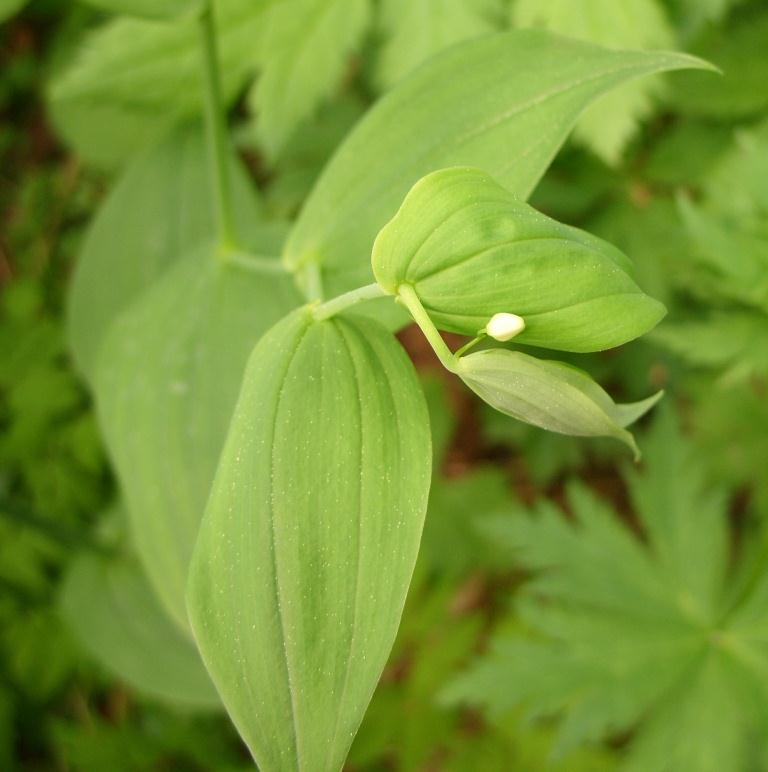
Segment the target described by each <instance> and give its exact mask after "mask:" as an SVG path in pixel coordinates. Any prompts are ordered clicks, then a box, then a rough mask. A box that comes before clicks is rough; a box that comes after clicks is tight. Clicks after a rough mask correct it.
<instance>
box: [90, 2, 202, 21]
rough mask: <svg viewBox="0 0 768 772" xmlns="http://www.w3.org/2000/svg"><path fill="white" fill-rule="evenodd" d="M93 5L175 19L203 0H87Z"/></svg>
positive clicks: (123, 11)
mask: <svg viewBox="0 0 768 772" xmlns="http://www.w3.org/2000/svg"><path fill="white" fill-rule="evenodd" d="M85 2H87V3H90V4H91V5H94V6H96V7H97V8H101V9H103V10H105V11H110V12H112V13H124V14H127V15H128V16H139V17H143V18H148V19H173V18H175V17H177V16H183V15H185V14H191V13H192V12H193V11H195V10H198V9H199V8H200V6H201V5H202V0H85Z"/></svg>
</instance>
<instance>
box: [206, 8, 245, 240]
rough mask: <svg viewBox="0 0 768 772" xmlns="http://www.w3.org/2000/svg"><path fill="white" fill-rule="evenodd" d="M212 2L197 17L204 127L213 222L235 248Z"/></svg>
mask: <svg viewBox="0 0 768 772" xmlns="http://www.w3.org/2000/svg"><path fill="white" fill-rule="evenodd" d="M214 14H215V12H214V7H213V0H206V3H205V5H204V7H203V10H202V11H201V14H200V20H199V24H200V42H201V48H202V59H203V82H204V97H205V127H206V138H207V144H208V153H209V156H210V163H211V170H212V176H213V182H214V191H215V202H216V220H217V224H218V230H219V240H220V242H221V244H222V245H224V246H226V247H230V248H234V247H235V244H236V243H237V240H236V238H235V223H234V216H233V209H232V196H231V190H232V189H231V186H230V180H229V172H230V165H229V137H228V135H227V121H226V115H225V112H224V101H223V99H222V95H221V78H220V74H219V53H218V44H217V39H216V19H215V15H214Z"/></svg>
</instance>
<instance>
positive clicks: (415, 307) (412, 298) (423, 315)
mask: <svg viewBox="0 0 768 772" xmlns="http://www.w3.org/2000/svg"><path fill="white" fill-rule="evenodd" d="M397 296H398V298H399V299H400V301H401V302H402V303H403V305H404V306H405V307H406V308H407V309H408V310H409V311H410V312H411V316H412V317H413V320H414V321H415V322H416V324H418V325H419V327H421V331H422V332H423V333H424V337H425V338H426V339H427V341H428V342H429V345H430V346H432V350H433V351H434V352H435V354H437V358H438V359H439V360H440V362H441V364H442V365H443V367H444V368H445V369H446V370H448V371H449V372H452V373H454V372H456V357H455V356H454V355H453V354H452V353H451V350H450V349H449V348H448V346H447V344H446V342H445V341H444V340H443V338H442V336H441V335H440V333H439V332H438V331H437V327H435V325H434V322H433V321H432V320H431V319H430V318H429V314H428V313H427V312H426V311H425V310H424V306H422V305H421V301H420V300H419V297H418V295H417V294H416V291H415V290H414V289H413V287H411V285H410V284H401V285H400V286H399V287H398V288H397Z"/></svg>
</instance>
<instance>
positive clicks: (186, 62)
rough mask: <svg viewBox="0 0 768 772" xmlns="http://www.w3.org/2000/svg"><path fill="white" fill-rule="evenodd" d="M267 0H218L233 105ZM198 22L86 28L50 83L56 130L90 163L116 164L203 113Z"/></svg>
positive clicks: (251, 66)
mask: <svg viewBox="0 0 768 772" xmlns="http://www.w3.org/2000/svg"><path fill="white" fill-rule="evenodd" d="M270 2H272V0H217V2H216V9H217V23H218V37H219V46H218V49H219V52H220V71H221V74H222V87H223V93H224V98H225V101H226V103H227V104H230V103H231V102H232V101H233V100H234V99H235V98H236V97H237V96H238V95H239V93H240V91H241V89H242V87H243V86H244V84H245V83H246V82H247V80H248V78H249V77H250V76H251V75H253V74H254V72H255V69H256V62H255V56H254V55H253V49H254V40H255V39H256V38H257V35H258V32H259V29H260V25H261V22H262V13H263V11H264V9H265V8H266V7H268V5H269V4H270ZM198 25H199V23H198V21H197V20H196V19H193V18H183V19H181V20H179V21H177V22H175V23H173V24H168V23H163V22H157V21H148V20H142V19H115V20H112V21H109V22H107V23H106V24H104V25H103V26H101V27H99V28H97V29H96V30H94V31H93V32H90V33H89V34H88V36H87V37H86V39H85V41H84V42H83V43H82V44H81V46H80V49H79V51H78V53H77V55H76V56H75V57H74V59H73V61H72V62H71V63H70V64H69V65H68V66H67V67H65V68H64V69H63V70H62V71H60V72H58V73H56V74H55V76H54V78H53V80H52V82H51V83H50V86H49V109H50V111H51V115H52V118H53V120H54V122H55V124H56V127H57V128H58V130H59V132H60V133H61V134H62V135H63V136H64V138H65V139H66V140H67V141H68V142H70V143H71V144H73V145H74V147H75V149H76V150H77V152H78V153H79V154H81V155H82V156H83V157H85V158H86V159H88V160H89V161H91V162H94V163H98V164H101V165H106V166H119V165H121V164H122V163H124V162H125V159H126V158H130V157H131V155H132V154H134V153H135V152H136V151H137V150H139V149H141V148H142V147H144V146H146V145H148V144H150V143H151V142H153V141H156V140H157V138H158V137H160V136H162V135H163V134H164V133H165V132H167V131H168V130H169V128H170V127H172V126H174V125H175V124H177V123H179V122H181V121H183V120H188V119H190V118H192V117H196V116H198V115H200V114H201V112H202V106H203V84H202V77H201V73H202V64H201V52H200V31H199V29H198Z"/></svg>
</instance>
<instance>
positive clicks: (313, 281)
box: [295, 263, 325, 302]
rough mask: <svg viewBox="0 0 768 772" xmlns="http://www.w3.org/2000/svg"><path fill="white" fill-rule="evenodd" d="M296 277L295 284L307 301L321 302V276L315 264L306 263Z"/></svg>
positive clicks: (322, 294)
mask: <svg viewBox="0 0 768 772" xmlns="http://www.w3.org/2000/svg"><path fill="white" fill-rule="evenodd" d="M295 275H296V283H297V285H298V287H299V289H301V291H302V292H303V293H304V296H305V297H306V298H307V300H308V301H310V302H314V301H322V299H323V296H324V294H325V293H324V292H323V275H322V273H321V271H320V266H319V265H318V264H317V263H308V264H307V265H305V266H304V268H303V269H302V270H301V271H300V272H299V273H297V274H295Z"/></svg>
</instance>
